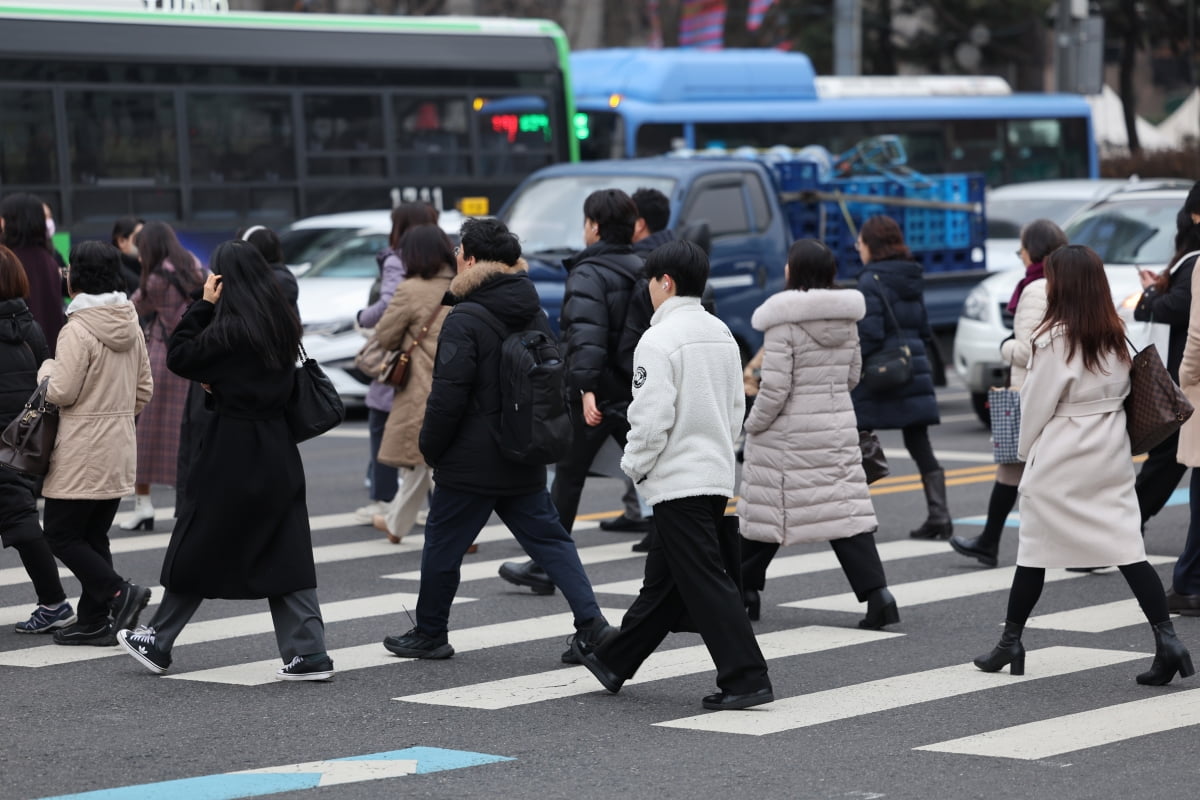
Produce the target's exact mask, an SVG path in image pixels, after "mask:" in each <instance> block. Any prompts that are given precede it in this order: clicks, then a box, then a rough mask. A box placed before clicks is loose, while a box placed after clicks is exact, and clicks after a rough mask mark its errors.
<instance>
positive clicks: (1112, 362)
mask: <svg viewBox="0 0 1200 800" xmlns="http://www.w3.org/2000/svg"><path fill="white" fill-rule="evenodd" d="M1129 368H1130V358H1129V349H1128V346H1127V344H1126V341H1125V329H1124V327H1123V326H1122V324H1121V320H1120V318H1119V317H1118V316H1117V313H1116V310H1115V309H1114V308H1113V305H1112V294H1111V292H1110V290H1109V286H1108V280H1107V278H1106V277H1105V275H1104V264H1103V262H1101V260H1100V256H1098V255H1096V253H1095V252H1093V251H1092V250H1091V249H1089V248H1087V247H1083V246H1081V245H1072V246H1068V247H1064V248H1062V249H1059V250H1056V251H1055V252H1054V253H1052V254H1051V255H1050V256H1049V257H1048V258H1047V259H1046V318H1045V320H1044V321H1043V322H1042V324H1041V325H1040V326H1039V327H1038V329H1037V331H1036V332H1035V334H1034V339H1033V355H1032V357H1031V359H1030V362H1029V372H1028V374H1027V375H1026V377H1025V383H1024V384H1023V385H1022V386H1021V439H1020V445H1019V447H1018V451H1019V455H1020V456H1021V458H1022V459H1023V460H1024V461H1025V473H1024V475H1023V476H1022V477H1021V485H1020V487H1019V490H1020V493H1021V527H1020V532H1019V534H1018V540H1017V569H1016V572H1015V573H1014V575H1013V583H1012V590H1011V591H1010V592H1009V595H1008V613H1007V616H1006V618H1005V623H1004V634H1003V636H1002V637H1001V638H1000V643H999V644H997V645H996V647H995V648H993V649H992V651H991V652H990V653H988V654H986V655H983V656H980V657H979V658H977V659H975V666H977V667H979V668H980V669H981V670H983V671H984V672H996V671H997V670H999V669H1002V668H1003V667H1004V666H1005V665H1010V667H1009V671H1010V672H1011V673H1012V674H1013V675H1022V674H1024V672H1025V648H1024V645H1023V644H1022V643H1021V634H1022V632H1023V630H1024V627H1025V622H1026V620H1028V619H1029V615H1030V614H1031V613H1032V612H1033V608H1034V606H1035V605H1036V604H1037V601H1038V598H1039V597H1040V596H1041V593H1042V584H1043V582H1044V581H1045V577H1046V568H1048V567H1050V568H1062V567H1103V566H1109V565H1112V564H1116V565H1117V566H1118V567H1120V569H1121V575H1122V576H1124V578H1125V580H1126V582H1127V583H1128V584H1129V588H1130V589H1132V590H1133V594H1134V596H1135V597H1136V598H1137V601H1138V604H1139V605H1140V606H1141V607H1142V612H1143V613H1144V614H1145V615H1146V619H1147V620H1148V621H1149V623H1150V626H1151V627H1152V628H1153V631H1154V640H1155V645H1156V648H1155V654H1154V663H1153V664H1152V665H1151V666H1150V669H1149V670H1147V671H1146V672H1143V673H1141V674H1140V675H1138V676H1137V682H1138V683H1143V684H1150V685H1156V686H1158V685H1162V684H1165V683H1169V682H1170V680H1171V679H1172V678H1173V677H1174V676H1175V673H1176V672H1178V673H1179V674H1180V676H1181V677H1187V676H1188V675H1191V674H1192V673H1193V671H1194V670H1193V669H1192V660H1191V656H1190V655H1188V651H1187V650H1186V649H1185V648H1184V646H1183V645H1182V644H1181V643H1180V642H1179V640H1178V639H1177V638H1176V637H1175V629H1174V628H1173V627H1172V625H1171V621H1170V614H1169V613H1168V611H1167V598H1166V595H1165V594H1164V592H1163V587H1162V582H1161V581H1160V580H1159V578H1158V573H1156V572H1155V571H1154V568H1153V567H1152V566H1150V563H1149V562H1148V561H1146V550H1145V547H1144V545H1143V542H1142V534H1141V515H1140V513H1139V512H1138V502H1137V495H1136V493H1135V492H1134V470H1133V461H1132V459H1131V453H1130V446H1129V434H1128V433H1127V431H1126V427H1125V408H1124V404H1125V398H1126V396H1128V394H1129Z"/></svg>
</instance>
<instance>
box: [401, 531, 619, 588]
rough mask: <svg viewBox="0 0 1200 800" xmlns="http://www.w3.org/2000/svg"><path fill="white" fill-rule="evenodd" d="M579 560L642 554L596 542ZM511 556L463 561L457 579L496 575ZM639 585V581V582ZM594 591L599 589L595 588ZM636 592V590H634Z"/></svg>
mask: <svg viewBox="0 0 1200 800" xmlns="http://www.w3.org/2000/svg"><path fill="white" fill-rule="evenodd" d="M577 550H578V552H579V561H580V562H581V563H583V564H601V563H604V562H607V561H621V560H624V559H627V558H638V557H640V556H641V555H642V554H641V553H634V552H633V551H631V550H630V549H629V544H628V543H627V542H620V543H618V544H598V545H593V546H591V547H579V548H577ZM511 560H512V559H511V558H507V559H506V558H497V559H494V560H492V561H469V562H468V561H464V562H463V565H462V571H461V573H460V576H459V581H461V582H466V581H479V580H483V579H485V578H495V577H497V575H496V571H497V570H498V569H500V565H501V564H503V563H504V562H505V561H511ZM381 577H384V578H390V579H393V580H405V581H419V580H420V579H421V570H419V569H415V570H410V571H408V572H397V573H393V574H391V575H383V576H381ZM639 585H640V583H639ZM595 591H599V589H596V590H595ZM634 594H637V592H634Z"/></svg>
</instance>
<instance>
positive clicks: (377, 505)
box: [354, 500, 388, 525]
mask: <svg viewBox="0 0 1200 800" xmlns="http://www.w3.org/2000/svg"><path fill="white" fill-rule="evenodd" d="M387 507H388V504H387V503H385V502H383V501H382V500H376V501H375V502H374V503H367V504H366V505H365V506H363V507H362V508H356V509H355V510H354V521H355V522H356V523H357V524H359V525H370V524H371V521H372V520H373V519H375V515H376V514H386V513H387Z"/></svg>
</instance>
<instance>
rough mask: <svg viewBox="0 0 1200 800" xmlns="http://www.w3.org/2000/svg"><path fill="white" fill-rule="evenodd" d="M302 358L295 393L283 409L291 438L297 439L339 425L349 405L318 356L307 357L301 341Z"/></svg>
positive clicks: (312, 435) (318, 433)
mask: <svg viewBox="0 0 1200 800" xmlns="http://www.w3.org/2000/svg"><path fill="white" fill-rule="evenodd" d="M300 359H301V362H302V363H301V364H300V366H298V367H296V379H295V383H294V384H293V386H292V396H291V397H290V398H288V402H287V407H286V409H285V410H284V417H285V418H286V419H287V424H288V428H289V429H290V430H291V432H292V441H294V442H297V443H299V442H305V441H308V440H309V439H311V438H313V437H314V436H320V435H321V434H322V433H325V432H326V431H330V430H332V429H334V428H336V427H337V426H338V425H341V424H342V420H344V419H345V418H346V407H345V406H344V405H342V398H341V397H339V396H338V393H337V389H335V388H334V386H333V382H332V381H331V380H329V376H328V375H326V374H325V372H324V371H323V370H322V369H321V367H320V365H319V364H317V362H316V360H315V359H312V358H309V357H308V353H306V352H305V351H304V345H300Z"/></svg>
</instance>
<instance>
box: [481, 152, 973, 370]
mask: <svg viewBox="0 0 1200 800" xmlns="http://www.w3.org/2000/svg"><path fill="white" fill-rule="evenodd" d="M642 187H646V188H652V189H658V190H659V191H661V192H662V193H663V194H665V195H666V196H667V197H668V198H670V200H671V221H670V223H669V227H670V228H671V229H672V230H675V231H681V230H684V229H688V228H691V229H693V230H694V229H696V228H698V227H701V226H707V229H708V233H709V235H710V236H711V242H712V249H711V254H710V255H711V262H712V273H711V277H710V286H711V287H712V289H713V290H714V293H715V298H716V303H717V313H718V314H719V315H720V317H721V318H722V319H723V320H724V321H725V323H726V324H727V325H728V326H729V328H730V330H731V331H732V332H733V334H734V336H735V337H736V338H737V340H738V344H739V345H740V346H741V348H742V353H743V356H744V357H745V358H749V357H750V356H751V355H752V354H753V353H754V352H755V351H756V350H757V349H758V347H759V346H760V345H761V344H762V335H761V334H760V333H758V332H757V331H755V330H754V329H753V328H752V327H751V326H750V316H751V314H753V313H754V309H755V308H757V307H758V306H759V305H760V304H761V303H762V302H763V300H764V299H766V297H768V296H769V295H771V294H772V293H774V292H777V291H779V290H780V289H781V288H782V287H783V268H784V264H785V263H786V262H787V251H788V247H789V246H790V245H791V243H792V241H793V240H794V239H796V238H801V237H812V238H817V239H821V240H822V241H824V242H825V243H826V244H827V245H828V246H829V247H830V248H831V249H833V250H834V252H835V253H837V255H838V261H839V279H840V280H842V281H845V282H847V283H849V282H852V281H853V280H854V279H855V277H856V276H857V275H858V273H859V272H860V271H861V270H862V263H861V262H860V261H859V260H858V256H857V254H856V253H855V251H854V239H855V238H856V236H857V233H856V232H857V228H858V226H859V225H860V224H861V223H862V221H863V220H864V219H865V218H867V217H869V216H872V215H874V214H879V213H885V214H888V215H889V216H892V217H894V218H895V219H896V220H897V221H898V222H900V223H901V227H902V228H904V230H905V238H906V240H907V241H908V244H909V246H910V248H912V250H913V251H914V254H915V255H916V256H917V258H918V260H920V261H921V262H922V263H923V264H924V265H925V272H926V303H927V306H928V309H929V315H930V321H931V322H932V324H933V326H934V327H935V328H937V329H948V328H952V327H953V326H954V324H955V323H956V322H957V320H958V316H959V311H960V309H961V308H962V302H963V300H964V298H965V297H966V295H967V293H968V292H969V291H970V290H971V288H972V287H973V286H974V285H975V284H976V283H978V282H979V281H980V280H981V279H982V278H984V277H986V275H987V271H986V269H985V264H984V260H983V259H984V251H983V237H984V220H983V205H982V199H983V179H982V177H981V176H978V175H934V176H925V177H924V178H923V179H922V180H921V181H920V182H916V183H914V182H913V181H911V180H905V179H903V178H899V177H888V176H885V175H874V176H870V175H868V176H848V177H843V178H833V179H824V180H823V179H822V178H821V171H820V169H819V166H818V164H816V163H814V162H811V161H806V160H802V159H786V158H770V157H755V158H749V157H747V158H742V157H736V156H709V155H699V156H691V157H687V156H685V157H677V156H662V157H656V158H641V159H625V160H614V161H590V162H583V163H575V164H559V165H556V166H552V167H546V168H545V169H541V170H538V171H537V172H534V173H533V174H531V175H530V176H529V177H528V178H526V179H525V180H524V181H523V182H522V183H521V185H520V186H518V187H517V189H516V191H514V192H513V194H512V195H511V196H510V197H509V198H508V200H507V201H506V202H505V204H504V206H503V208H501V209H500V212H499V214H498V216H499V217H500V219H502V220H503V221H504V222H505V223H506V224H507V225H508V226H509V227H510V228H511V229H512V230H513V231H514V232H515V233H516V234H517V235H518V236H520V238H521V241H522V243H523V249H524V252H525V257H526V259H527V260H528V261H529V264H530V275H531V277H532V278H533V279H534V281H535V282H536V283H537V287H538V293H539V295H540V296H541V298H542V304H543V307H544V308H545V309H546V312H547V314H549V316H550V318H551V320H554V321H557V319H558V315H559V311H560V308H561V305H562V295H563V284H564V281H565V278H566V273H565V270H564V269H563V267H562V259H564V258H566V257H568V256H570V255H572V254H574V253H576V252H577V251H579V250H581V249H583V201H584V199H585V198H586V197H587V196H588V195H589V194H591V193H592V192H593V191H596V190H598V189H606V188H617V189H621V190H623V191H625V192H627V193H629V194H632V193H633V192H634V191H636V190H637V189H639V188H642Z"/></svg>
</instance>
